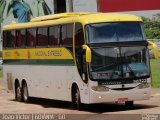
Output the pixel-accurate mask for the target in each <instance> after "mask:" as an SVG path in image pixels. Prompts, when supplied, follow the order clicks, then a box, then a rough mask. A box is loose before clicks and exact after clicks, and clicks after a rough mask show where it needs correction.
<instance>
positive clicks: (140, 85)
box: [137, 83, 151, 89]
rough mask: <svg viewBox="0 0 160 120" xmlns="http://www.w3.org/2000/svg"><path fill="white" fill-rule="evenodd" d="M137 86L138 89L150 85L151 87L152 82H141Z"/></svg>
mask: <svg viewBox="0 0 160 120" xmlns="http://www.w3.org/2000/svg"><path fill="white" fill-rule="evenodd" d="M137 87H138V89H144V88H149V87H151V84H150V83H141V84H139V85H138V86H137Z"/></svg>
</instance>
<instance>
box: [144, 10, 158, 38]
mask: <svg viewBox="0 0 160 120" xmlns="http://www.w3.org/2000/svg"><path fill="white" fill-rule="evenodd" d="M142 19H143V21H144V28H145V33H146V37H147V39H160V13H158V14H156V15H154V16H153V18H152V19H150V18H145V17H142Z"/></svg>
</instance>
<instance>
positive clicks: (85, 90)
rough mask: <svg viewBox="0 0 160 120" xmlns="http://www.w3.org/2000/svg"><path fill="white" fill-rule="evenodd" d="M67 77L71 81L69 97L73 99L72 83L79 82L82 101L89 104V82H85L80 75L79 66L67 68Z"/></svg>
mask: <svg viewBox="0 0 160 120" xmlns="http://www.w3.org/2000/svg"><path fill="white" fill-rule="evenodd" d="M67 79H68V81H69V83H68V88H69V89H70V93H69V98H70V101H71V100H72V97H71V93H72V85H73V83H75V84H77V86H78V89H79V91H80V98H81V102H82V103H85V104H88V103H89V87H88V84H86V83H84V82H83V80H82V78H81V77H80V75H79V73H78V70H77V66H72V67H71V66H70V67H68V70H67Z"/></svg>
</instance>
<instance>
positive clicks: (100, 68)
mask: <svg viewBox="0 0 160 120" xmlns="http://www.w3.org/2000/svg"><path fill="white" fill-rule="evenodd" d="M112 65H114V63H112V64H109V65H105V66H102V67H99V68H97V69H95V70H93V71H92V72H97V71H99V70H102V69H104V68H106V67H111V66H112Z"/></svg>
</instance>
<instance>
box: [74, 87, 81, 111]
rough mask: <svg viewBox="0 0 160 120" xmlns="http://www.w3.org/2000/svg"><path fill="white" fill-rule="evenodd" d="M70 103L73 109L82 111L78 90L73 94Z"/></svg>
mask: <svg viewBox="0 0 160 120" xmlns="http://www.w3.org/2000/svg"><path fill="white" fill-rule="evenodd" d="M72 102H73V105H74V107H76V108H77V109H78V110H79V111H80V110H82V103H81V98H80V91H79V89H78V88H77V89H76V90H75V91H74V93H73V98H72Z"/></svg>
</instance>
